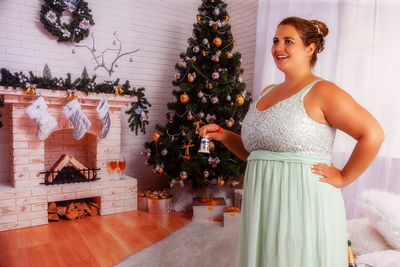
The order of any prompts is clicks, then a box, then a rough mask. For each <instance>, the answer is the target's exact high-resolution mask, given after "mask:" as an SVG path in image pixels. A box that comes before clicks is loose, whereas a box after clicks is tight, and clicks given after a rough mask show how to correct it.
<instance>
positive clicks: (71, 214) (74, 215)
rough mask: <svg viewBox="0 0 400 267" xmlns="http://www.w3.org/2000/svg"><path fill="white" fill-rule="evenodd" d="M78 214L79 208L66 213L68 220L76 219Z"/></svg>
mask: <svg viewBox="0 0 400 267" xmlns="http://www.w3.org/2000/svg"><path fill="white" fill-rule="evenodd" d="M78 216H79V214H78V210H77V209H75V208H74V209H73V210H71V211H70V212H69V213H67V214H66V215H65V217H67V219H68V220H75V219H76V218H77V217H78Z"/></svg>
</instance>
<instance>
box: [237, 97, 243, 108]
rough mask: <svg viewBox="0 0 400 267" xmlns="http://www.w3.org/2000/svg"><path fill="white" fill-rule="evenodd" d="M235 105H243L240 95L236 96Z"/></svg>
mask: <svg viewBox="0 0 400 267" xmlns="http://www.w3.org/2000/svg"><path fill="white" fill-rule="evenodd" d="M236 103H237V104H238V105H239V106H241V105H243V104H244V97H243V96H242V95H237V96H236Z"/></svg>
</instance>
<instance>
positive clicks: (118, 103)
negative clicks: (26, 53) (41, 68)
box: [0, 86, 134, 108]
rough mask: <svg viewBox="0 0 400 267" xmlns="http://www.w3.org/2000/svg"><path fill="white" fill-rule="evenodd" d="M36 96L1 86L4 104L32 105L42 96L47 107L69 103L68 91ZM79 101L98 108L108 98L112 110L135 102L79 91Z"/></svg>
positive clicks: (44, 91) (40, 91) (47, 91)
mask: <svg viewBox="0 0 400 267" xmlns="http://www.w3.org/2000/svg"><path fill="white" fill-rule="evenodd" d="M36 93H37V95H36V96H30V95H27V94H26V93H25V90H24V89H22V88H13V87H5V86H0V95H3V101H4V103H18V104H22V103H26V104H29V103H32V102H33V101H35V100H36V98H37V97H38V96H39V95H41V96H43V97H44V98H45V99H46V103H47V105H65V104H67V103H68V101H69V100H68V99H67V98H66V96H67V91H64V90H51V89H40V88H38V89H36ZM77 94H78V100H79V103H80V104H81V106H88V107H96V106H97V105H98V104H99V101H100V100H101V99H102V98H103V97H106V98H107V101H108V103H109V105H110V107H111V108H123V107H126V106H127V105H128V104H129V103H131V102H134V101H133V97H131V96H129V95H117V96H115V95H112V94H105V93H85V92H81V91H78V92H77Z"/></svg>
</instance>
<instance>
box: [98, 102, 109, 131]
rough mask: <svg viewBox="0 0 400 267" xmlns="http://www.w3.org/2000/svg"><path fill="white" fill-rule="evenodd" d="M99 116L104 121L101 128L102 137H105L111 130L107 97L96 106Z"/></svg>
mask: <svg viewBox="0 0 400 267" xmlns="http://www.w3.org/2000/svg"><path fill="white" fill-rule="evenodd" d="M96 110H97V114H98V115H99V118H100V119H101V120H102V121H103V128H102V129H101V138H105V137H106V136H107V134H108V131H109V130H110V123H111V120H110V113H109V110H110V106H109V105H108V101H107V99H106V98H103V99H102V100H101V101H100V103H99V105H98V106H97V108H96Z"/></svg>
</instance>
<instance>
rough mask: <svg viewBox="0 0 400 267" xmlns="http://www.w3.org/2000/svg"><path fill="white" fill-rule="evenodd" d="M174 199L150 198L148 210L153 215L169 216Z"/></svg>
mask: <svg viewBox="0 0 400 267" xmlns="http://www.w3.org/2000/svg"><path fill="white" fill-rule="evenodd" d="M172 200H173V198H172V197H169V198H148V199H147V208H148V211H149V213H151V214H167V213H169V212H170V211H171V204H172Z"/></svg>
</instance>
